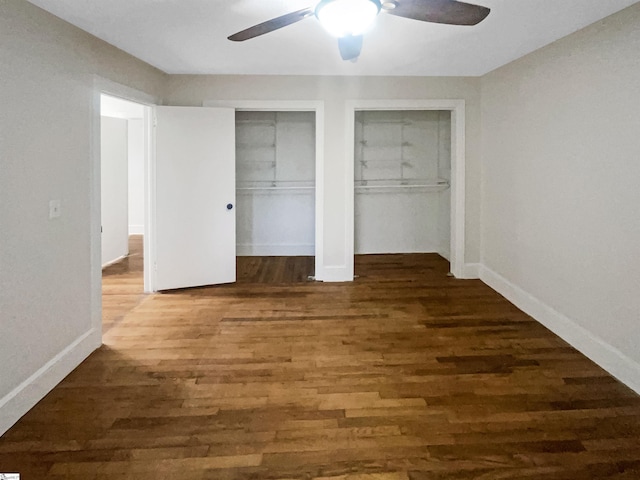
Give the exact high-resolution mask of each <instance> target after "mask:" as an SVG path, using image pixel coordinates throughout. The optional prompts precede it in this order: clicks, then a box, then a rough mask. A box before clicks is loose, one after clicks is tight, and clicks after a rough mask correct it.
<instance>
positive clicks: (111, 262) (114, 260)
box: [102, 255, 127, 268]
mask: <svg viewBox="0 0 640 480" xmlns="http://www.w3.org/2000/svg"><path fill="white" fill-rule="evenodd" d="M124 258H127V255H121V256H119V257H118V258H114V259H113V260H109V261H108V262H105V263H103V264H102V268H106V267H108V266H109V265H113V264H114V263H118V262H119V261H120V260H122V259H124Z"/></svg>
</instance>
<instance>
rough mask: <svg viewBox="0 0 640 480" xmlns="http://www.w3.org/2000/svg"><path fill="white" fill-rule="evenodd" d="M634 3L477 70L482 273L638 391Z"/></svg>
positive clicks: (639, 238)
mask: <svg viewBox="0 0 640 480" xmlns="http://www.w3.org/2000/svg"><path fill="white" fill-rule="evenodd" d="M638 25H640V4H636V5H635V6H632V7H630V8H628V9H626V10H623V11H622V12H620V13H618V14H616V15H613V16H612V17H609V18H607V19H605V20H603V21H601V22H598V23H597V24H595V25H593V26H590V27H588V28H586V29H584V30H582V31H580V32H577V33H575V34H573V35H571V36H569V37H567V38H565V39H563V40H560V41H558V42H556V43H554V44H552V45H550V46H548V47H546V48H544V49H542V50H539V51H537V52H534V53H532V54H530V55H528V56H527V57H524V58H522V59H520V60H518V61H516V62H514V63H512V64H509V65H507V66H505V67H503V68H501V69H499V70H496V71H494V72H492V73H490V74H488V75H486V76H485V77H484V78H483V79H482V121H483V132H482V139H483V146H484V149H483V173H482V189H483V201H482V211H483V216H482V245H483V259H482V262H483V264H484V266H485V268H484V273H483V275H482V278H483V279H484V280H485V281H487V282H488V283H489V284H490V285H492V286H494V287H495V288H497V289H498V291H500V292H501V293H504V294H505V295H506V296H507V297H508V298H510V299H512V300H514V301H515V302H516V303H517V304H518V305H520V306H522V307H523V308H524V309H525V310H527V311H528V312H530V313H532V314H533V315H534V316H535V317H536V318H537V319H538V320H540V321H541V322H543V323H544V324H546V325H547V326H548V327H549V328H551V329H552V330H554V331H555V332H557V333H559V334H560V335H561V336H563V337H564V338H565V339H567V340H568V341H569V342H570V343H572V344H573V345H574V346H576V347H578V348H579V349H581V350H582V351H583V352H584V353H586V354H587V355H589V356H590V357H591V358H592V359H594V360H596V361H597V362H598V363H600V364H601V365H603V366H605V367H606V368H607V369H608V370H609V371H610V372H612V373H613V374H614V375H616V376H618V377H619V378H620V379H622V380H623V381H625V382H626V383H627V384H629V385H631V386H633V388H635V389H636V390H637V391H640V187H639V180H640V108H639V107H640V80H639V79H640V54H639V52H640V28H638Z"/></svg>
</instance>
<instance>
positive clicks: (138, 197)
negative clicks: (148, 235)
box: [128, 118, 144, 235]
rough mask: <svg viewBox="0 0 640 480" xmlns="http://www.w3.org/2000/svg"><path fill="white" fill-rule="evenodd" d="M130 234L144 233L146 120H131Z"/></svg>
mask: <svg viewBox="0 0 640 480" xmlns="http://www.w3.org/2000/svg"><path fill="white" fill-rule="evenodd" d="M128 136H129V144H128V147H129V149H128V156H129V234H130V235H142V234H143V233H144V120H143V119H142V118H131V119H129V131H128Z"/></svg>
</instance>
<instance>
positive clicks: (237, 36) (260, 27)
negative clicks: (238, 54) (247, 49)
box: [228, 7, 313, 42]
mask: <svg viewBox="0 0 640 480" xmlns="http://www.w3.org/2000/svg"><path fill="white" fill-rule="evenodd" d="M311 15H313V8H311V7H309V8H303V9H302V10H298V11H297V12H291V13H287V14H286V15H282V16H280V17H276V18H272V19H271V20H267V21H266V22H262V23H259V24H257V25H254V26H253V27H249V28H247V29H246V30H242V31H241V32H238V33H234V34H233V35H231V36H230V37H228V39H229V40H232V41H234V42H243V41H245V40H249V39H250V38H255V37H259V36H260V35H264V34H265V33H269V32H273V31H274V30H278V29H280V28H282V27H286V26H287V25H291V24H292V23H296V22H299V21H300V20H304V19H305V18H307V17H309V16H311Z"/></svg>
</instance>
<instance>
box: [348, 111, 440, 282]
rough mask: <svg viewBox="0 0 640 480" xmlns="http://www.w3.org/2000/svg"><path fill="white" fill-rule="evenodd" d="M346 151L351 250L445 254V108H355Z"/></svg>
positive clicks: (361, 251)
mask: <svg viewBox="0 0 640 480" xmlns="http://www.w3.org/2000/svg"><path fill="white" fill-rule="evenodd" d="M354 152H355V153H354V217H355V225H354V241H355V253H356V254H396V253H437V254H439V255H440V256H441V257H443V258H445V259H447V260H449V252H450V226H449V218H450V197H449V193H450V192H449V185H450V181H451V114H450V112H449V111H438V110H406V111H403V110H367V111H357V112H355V143H354ZM356 273H357V272H356Z"/></svg>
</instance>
